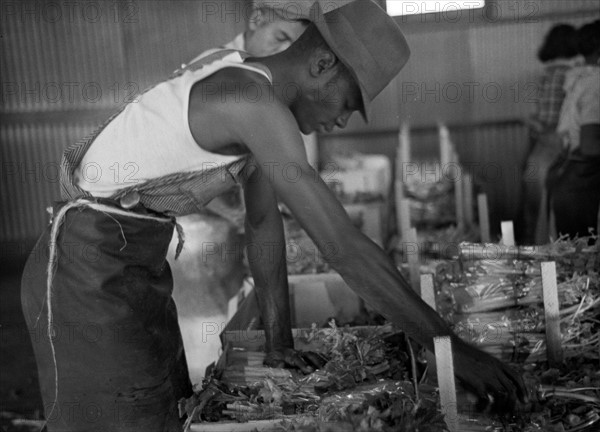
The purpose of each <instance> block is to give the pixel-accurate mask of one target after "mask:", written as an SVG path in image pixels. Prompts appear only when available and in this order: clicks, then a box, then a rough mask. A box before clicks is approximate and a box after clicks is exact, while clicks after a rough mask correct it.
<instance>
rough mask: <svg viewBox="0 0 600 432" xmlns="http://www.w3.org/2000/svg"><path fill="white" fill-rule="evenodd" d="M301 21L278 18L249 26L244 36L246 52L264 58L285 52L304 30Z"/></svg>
mask: <svg viewBox="0 0 600 432" xmlns="http://www.w3.org/2000/svg"><path fill="white" fill-rule="evenodd" d="M306 27H307V25H306V24H305V23H303V22H302V21H286V20H283V19H279V18H277V17H276V18H274V19H269V20H263V21H258V22H256V23H254V25H252V24H251V25H250V30H249V31H248V33H247V36H246V51H247V52H249V53H250V54H251V55H253V56H256V57H266V56H270V55H273V54H277V53H279V52H281V51H285V50H286V49H288V48H289V46H290V45H291V44H292V42H294V41H295V40H296V39H298V38H299V37H300V35H301V34H302V33H303V32H304V30H306Z"/></svg>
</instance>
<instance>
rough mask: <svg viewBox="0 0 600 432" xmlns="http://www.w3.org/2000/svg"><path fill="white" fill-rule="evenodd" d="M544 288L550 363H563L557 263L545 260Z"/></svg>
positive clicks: (553, 364) (543, 267) (543, 271)
mask: <svg viewBox="0 0 600 432" xmlns="http://www.w3.org/2000/svg"><path fill="white" fill-rule="evenodd" d="M541 268H542V290H543V294H544V312H545V315H546V345H547V348H546V353H547V355H548V363H549V364H550V365H551V366H557V365H559V364H560V363H562V360H563V352H562V344H561V338H560V313H559V303H558V287H557V284H556V263H554V262H553V261H551V262H543V263H542V264H541Z"/></svg>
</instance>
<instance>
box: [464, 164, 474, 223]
mask: <svg viewBox="0 0 600 432" xmlns="http://www.w3.org/2000/svg"><path fill="white" fill-rule="evenodd" d="M463 200H464V203H465V223H466V224H467V225H468V226H472V225H473V222H474V221H475V216H474V215H473V176H472V175H471V174H469V173H466V172H465V173H464V177H463Z"/></svg>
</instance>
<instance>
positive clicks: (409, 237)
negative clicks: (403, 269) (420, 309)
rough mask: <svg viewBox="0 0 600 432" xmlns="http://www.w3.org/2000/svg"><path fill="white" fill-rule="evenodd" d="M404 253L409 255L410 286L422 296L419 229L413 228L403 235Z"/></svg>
mask: <svg viewBox="0 0 600 432" xmlns="http://www.w3.org/2000/svg"><path fill="white" fill-rule="evenodd" d="M403 234H404V235H403V242H404V244H405V247H404V251H405V252H406V253H407V257H406V258H407V261H408V271H409V273H410V285H411V286H412V288H413V290H415V292H416V293H417V294H419V295H421V288H420V286H421V265H420V259H419V254H420V248H419V244H418V243H417V229H416V228H411V229H409V230H408V231H404V233H403Z"/></svg>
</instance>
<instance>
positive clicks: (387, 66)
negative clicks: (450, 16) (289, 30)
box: [310, 0, 410, 121]
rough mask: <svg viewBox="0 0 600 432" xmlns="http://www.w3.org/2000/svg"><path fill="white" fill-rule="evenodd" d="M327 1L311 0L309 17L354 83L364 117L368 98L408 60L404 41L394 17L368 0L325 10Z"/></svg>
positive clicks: (366, 111)
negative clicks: (347, 70) (360, 97)
mask: <svg viewBox="0 0 600 432" xmlns="http://www.w3.org/2000/svg"><path fill="white" fill-rule="evenodd" d="M327 4H328V2H327V0H317V1H315V2H314V3H313V5H312V7H311V10H310V21H312V22H313V23H314V24H315V25H316V26H317V29H318V30H319V32H320V33H321V35H322V36H323V38H324V39H325V41H326V42H327V45H329V47H330V48H331V50H332V51H333V52H334V53H335V55H336V56H337V57H338V59H339V60H340V61H341V62H342V63H343V64H344V65H345V66H346V67H347V68H348V69H349V70H350V73H351V74H352V76H353V77H354V79H355V80H356V82H357V83H358V86H359V87H360V92H361V96H362V109H361V113H362V115H363V117H364V118H365V120H366V121H368V120H369V110H370V106H371V102H373V99H375V97H376V96H377V95H378V94H379V93H381V91H382V90H383V89H384V88H385V87H386V86H387V85H388V84H389V83H390V82H391V81H392V80H393V79H394V78H395V77H396V76H397V75H398V73H399V72H400V70H401V69H402V68H403V67H404V65H405V64H406V62H407V61H408V58H409V57H410V49H409V47H408V43H407V42H406V38H405V37H404V35H403V34H402V31H401V30H400V27H398V25H397V24H396V22H395V21H394V19H393V18H392V17H390V16H389V15H388V14H387V12H385V11H384V10H383V9H381V8H380V7H379V6H378V5H377V4H375V3H373V2H372V1H371V0H355V1H350V2H346V4H344V5H342V6H341V7H337V8H333V9H332V10H329V11H328V10H326V9H327ZM324 8H325V10H324Z"/></svg>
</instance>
